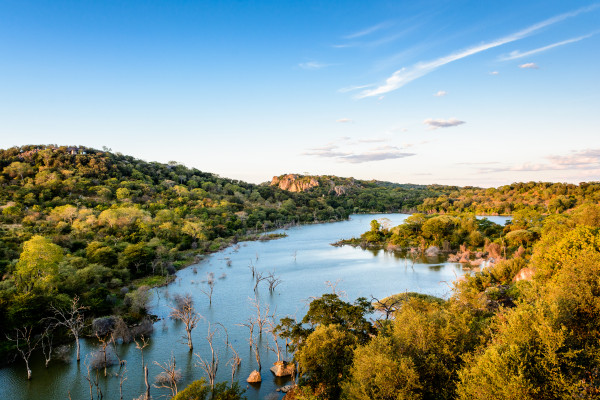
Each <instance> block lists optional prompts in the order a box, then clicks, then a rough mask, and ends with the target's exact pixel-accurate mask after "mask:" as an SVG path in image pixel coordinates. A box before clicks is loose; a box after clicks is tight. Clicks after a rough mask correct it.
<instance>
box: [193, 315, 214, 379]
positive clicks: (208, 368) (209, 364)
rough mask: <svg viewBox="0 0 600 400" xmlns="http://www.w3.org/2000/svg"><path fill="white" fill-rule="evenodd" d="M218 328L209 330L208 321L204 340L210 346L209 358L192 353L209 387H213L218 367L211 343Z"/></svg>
mask: <svg viewBox="0 0 600 400" xmlns="http://www.w3.org/2000/svg"><path fill="white" fill-rule="evenodd" d="M217 330H218V328H215V329H214V330H211V326H210V323H209V324H208V334H207V335H206V341H207V342H208V346H209V347H210V359H204V358H202V356H200V354H198V353H194V354H195V356H196V357H198V364H197V365H198V366H200V368H202V369H203V370H204V372H205V373H206V376H207V377H208V382H209V383H210V388H211V389H214V387H215V379H216V378H217V371H218V369H219V354H218V353H217V352H216V351H215V348H214V345H213V339H214V337H215V333H217Z"/></svg>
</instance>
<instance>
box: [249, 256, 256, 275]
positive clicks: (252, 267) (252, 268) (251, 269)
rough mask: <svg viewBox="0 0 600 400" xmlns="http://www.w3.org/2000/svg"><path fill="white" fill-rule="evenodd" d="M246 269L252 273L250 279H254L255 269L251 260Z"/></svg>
mask: <svg viewBox="0 0 600 400" xmlns="http://www.w3.org/2000/svg"><path fill="white" fill-rule="evenodd" d="M248 268H250V272H252V278H254V275H256V267H255V266H254V264H253V263H252V260H250V265H248Z"/></svg>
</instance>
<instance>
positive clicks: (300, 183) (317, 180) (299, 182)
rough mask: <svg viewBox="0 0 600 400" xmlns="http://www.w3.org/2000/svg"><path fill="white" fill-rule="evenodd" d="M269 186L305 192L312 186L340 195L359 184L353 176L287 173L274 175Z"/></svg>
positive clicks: (324, 192) (324, 191)
mask: <svg viewBox="0 0 600 400" xmlns="http://www.w3.org/2000/svg"><path fill="white" fill-rule="evenodd" d="M271 186H277V187H279V189H282V190H287V191H288V192H306V191H308V190H311V189H313V188H318V189H320V190H322V191H323V194H326V193H327V194H331V193H333V194H335V195H336V196H342V195H345V194H348V192H349V190H350V189H352V188H355V187H360V186H361V185H360V184H359V183H357V182H356V181H355V180H354V178H339V177H336V176H307V175H298V174H287V175H281V176H274V177H273V179H272V180H271Z"/></svg>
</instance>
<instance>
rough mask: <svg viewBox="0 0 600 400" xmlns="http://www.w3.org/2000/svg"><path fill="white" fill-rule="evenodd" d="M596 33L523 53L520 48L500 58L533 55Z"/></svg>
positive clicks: (506, 59)
mask: <svg viewBox="0 0 600 400" xmlns="http://www.w3.org/2000/svg"><path fill="white" fill-rule="evenodd" d="M595 34H596V32H594V33H590V34H589V35H584V36H579V37H576V38H573V39H567V40H563V41H562V42H557V43H553V44H549V45H548V46H544V47H539V48H537V49H533V50H529V51H525V52H523V53H521V52H520V51H519V50H515V51H512V52H510V54H508V55H506V56H503V57H500V60H501V61H508V60H515V59H517V58H523V57H528V56H531V55H533V54H537V53H541V52H543V51H546V50H550V49H553V48H555V47H559V46H564V45H566V44H569V43H576V42H579V41H581V40H583V39H587V38H589V37H592V36H594V35H595Z"/></svg>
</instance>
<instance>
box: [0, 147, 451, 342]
mask: <svg viewBox="0 0 600 400" xmlns="http://www.w3.org/2000/svg"><path fill="white" fill-rule="evenodd" d="M451 189H452V188H445V187H437V186H435V187H434V186H432V187H419V188H412V187H407V188H398V187H386V185H365V186H364V187H361V188H360V189H359V190H358V189H357V190H352V191H349V192H348V193H335V192H332V193H329V192H327V193H322V192H320V191H309V192H298V193H292V192H289V191H286V190H282V189H279V188H277V187H274V186H270V185H268V184H263V185H254V184H249V183H245V182H241V181H236V180H231V179H225V178H221V177H219V176H217V175H214V174H211V173H206V172H202V171H199V170H197V169H190V168H186V167H185V166H182V165H179V164H178V163H176V162H169V163H168V164H162V163H156V162H146V161H142V160H138V159H135V158H133V157H130V156H124V155H121V154H119V153H116V154H114V153H111V152H109V151H101V150H96V149H91V148H86V147H81V146H77V147H75V146H73V147H67V146H42V145H32V146H23V147H15V148H10V149H6V150H0V277H1V278H2V280H1V281H0V320H2V321H3V323H2V327H1V328H0V337H4V333H5V332H7V331H8V330H11V329H12V328H13V327H17V326H31V325H34V326H35V323H36V321H39V320H40V319H41V318H43V317H45V316H47V315H48V314H49V310H48V309H47V308H48V307H49V305H50V304H60V303H61V302H62V303H65V304H66V302H67V300H68V299H69V298H71V299H72V298H73V297H74V296H79V297H80V299H81V302H82V304H83V305H84V306H86V307H88V308H89V312H88V315H103V314H109V313H119V314H121V315H123V316H124V317H126V318H129V319H130V320H136V319H139V318H142V317H143V316H144V315H143V314H144V309H143V307H139V304H140V301H139V300H140V299H143V293H141V292H140V288H143V287H144V285H145V284H151V285H152V284H157V283H160V282H163V281H165V279H167V277H168V275H169V274H172V273H173V272H174V271H175V270H176V269H177V268H178V267H180V266H183V265H186V264H187V263H189V262H190V261H191V260H193V259H194V257H196V256H198V255H201V254H203V253H206V252H210V251H215V250H218V249H220V248H222V247H224V246H227V245H230V244H232V243H235V242H236V241H237V240H240V239H244V238H245V237H247V235H248V234H255V233H256V232H261V233H262V232H264V231H266V230H269V229H272V228H276V227H282V226H285V225H286V224H290V223H309V222H318V221H331V220H341V219H346V218H347V217H348V215H349V214H351V213H355V212H386V211H388V212H389V211H401V210H406V211H408V210H411V209H414V208H415V207H416V206H417V205H418V204H421V203H422V202H423V200H424V199H425V198H426V197H431V196H436V197H437V196H441V195H445V194H446V195H447V194H449V193H450V190H451ZM40 254H43V255H44V257H37V256H38V255H40ZM136 289H137V290H136ZM142 303H143V302H142Z"/></svg>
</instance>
